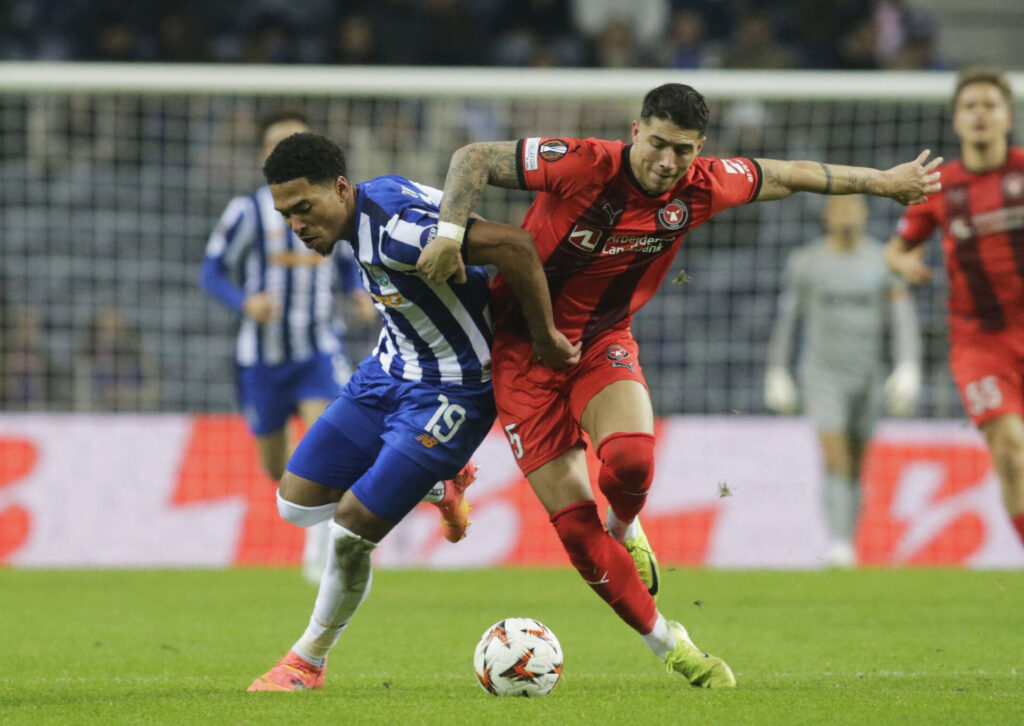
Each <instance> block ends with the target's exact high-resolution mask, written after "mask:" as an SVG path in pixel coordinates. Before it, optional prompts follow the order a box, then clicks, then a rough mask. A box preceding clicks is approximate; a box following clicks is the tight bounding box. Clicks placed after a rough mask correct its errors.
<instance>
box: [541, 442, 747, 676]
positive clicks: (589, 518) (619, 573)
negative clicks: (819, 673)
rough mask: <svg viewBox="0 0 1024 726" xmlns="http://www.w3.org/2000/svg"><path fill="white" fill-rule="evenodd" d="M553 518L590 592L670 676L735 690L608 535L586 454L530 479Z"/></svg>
mask: <svg viewBox="0 0 1024 726" xmlns="http://www.w3.org/2000/svg"><path fill="white" fill-rule="evenodd" d="M527 479H528V480H529V482H530V485H531V486H532V487H533V490H534V492H535V493H536V494H537V497H538V498H539V499H540V501H541V503H542V504H543V505H544V508H545V509H546V510H547V512H548V514H549V515H550V517H551V523H552V525H554V527H555V531H556V533H557V534H558V537H559V539H560V540H561V542H562V546H563V547H564V548H565V551H566V553H567V554H568V555H569V561H570V562H571V563H572V565H573V566H574V567H575V568H576V570H577V571H578V572H579V573H580V575H581V576H582V577H583V581H584V582H586V583H587V584H588V585H589V586H590V588H591V589H592V590H593V591H594V592H595V593H597V595H598V596H599V597H600V598H601V599H602V600H604V601H605V602H606V603H608V605H610V606H611V607H612V609H613V610H615V612H616V614H617V615H618V616H619V617H620V618H621V619H622V620H623V621H625V622H626V624H627V625H629V626H630V627H632V628H633V629H634V630H636V631H637V632H638V633H640V635H641V637H642V638H643V640H644V643H645V644H646V645H647V647H648V648H650V649H651V651H652V652H654V653H655V654H656V655H658V656H659V657H660V658H662V659H664V660H665V662H666V664H667V667H668V668H669V669H670V670H673V671H675V672H678V673H680V674H681V675H683V676H684V677H685V678H686V679H687V681H689V682H690V683H691V684H693V685H699V686H703V687H717V688H721V687H730V686H735V685H736V680H735V678H733V676H732V672H731V671H730V670H729V667H728V666H727V665H725V663H724V662H723V661H722V660H721V659H719V658H715V657H713V656H708V655H707V654H706V653H704V652H703V651H700V650H699V649H697V648H696V646H694V645H693V642H692V641H690V639H689V636H688V635H687V634H686V629H685V628H683V627H682V626H681V625H679V624H678V623H673V622H672V621H669V620H667V619H666V618H665V617H664V616H663V615H662V614H661V613H660V612H658V608H657V605H656V604H655V602H654V598H653V597H652V596H651V594H650V592H648V589H647V586H646V585H645V584H644V583H643V582H642V581H641V579H640V575H639V573H638V572H637V569H636V566H635V564H634V562H633V559H632V557H630V555H629V553H628V552H626V550H625V549H624V548H623V547H622V546H621V544H620V543H619V542H617V541H616V540H615V539H613V538H612V536H611V535H610V534H608V533H607V532H606V531H605V529H604V527H603V526H602V524H601V520H600V518H599V517H598V514H597V506H596V504H595V503H594V500H593V496H592V494H591V492H590V483H589V477H588V475H587V461H586V455H585V453H584V451H583V449H582V448H581V447H579V446H574V447H572V448H570V449H569V450H567V451H565V452H564V453H563V454H561V455H560V456H557V457H555V458H554V459H552V460H551V461H549V462H547V463H546V464H543V465H542V466H540V467H538V468H537V469H535V470H534V471H532V472H530V473H529V474H528V475H527Z"/></svg>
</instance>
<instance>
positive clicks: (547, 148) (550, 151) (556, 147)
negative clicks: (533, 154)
mask: <svg viewBox="0 0 1024 726" xmlns="http://www.w3.org/2000/svg"><path fill="white" fill-rule="evenodd" d="M568 151H569V145H568V144H567V143H565V142H564V141H562V140H561V139H549V140H548V141H545V142H544V143H543V144H541V145H540V151H539V152H538V155H539V156H540V158H542V159H543V160H544V161H558V160H559V159H561V158H562V157H563V156H565V155H566V153H567V152H568Z"/></svg>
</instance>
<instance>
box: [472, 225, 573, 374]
mask: <svg viewBox="0 0 1024 726" xmlns="http://www.w3.org/2000/svg"><path fill="white" fill-rule="evenodd" d="M466 256H467V260H468V262H469V263H470V264H472V265H494V266H495V267H497V268H498V271H499V272H501V274H502V275H504V276H505V279H506V280H507V281H508V284H509V286H510V287H511V288H512V292H514V293H515V295H516V297H517V298H518V299H519V304H520V306H521V307H522V309H523V316H524V317H525V318H526V323H527V325H528V326H529V328H530V335H531V337H532V338H533V350H534V352H535V353H536V354H537V357H539V358H540V360H541V361H542V362H543V363H544V364H545V365H548V366H550V367H552V368H565V367H566V366H570V365H573V364H574V363H577V362H579V359H580V344H579V343H576V344H575V345H573V344H572V343H570V342H569V340H568V339H567V338H566V337H565V336H564V335H563V334H562V333H560V332H559V331H558V329H557V328H555V318H554V313H553V312H552V310H551V293H550V292H549V291H548V282H547V278H545V277H544V268H543V267H542V266H541V264H540V257H539V256H538V255H537V248H536V247H535V246H534V244H533V236H532V235H531V234H530V233H529V232H527V231H526V230H525V229H520V228H519V227H513V226H512V225H509V224H498V223H497V222H483V221H478V222H475V223H474V224H473V226H472V227H471V228H470V229H469V232H468V239H467V241H466Z"/></svg>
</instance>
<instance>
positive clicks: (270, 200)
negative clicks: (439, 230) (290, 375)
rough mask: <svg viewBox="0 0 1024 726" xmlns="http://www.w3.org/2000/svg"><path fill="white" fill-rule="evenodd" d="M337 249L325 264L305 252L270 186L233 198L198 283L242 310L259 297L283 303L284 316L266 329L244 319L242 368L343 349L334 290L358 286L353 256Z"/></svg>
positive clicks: (212, 238) (210, 245) (240, 333)
mask: <svg viewBox="0 0 1024 726" xmlns="http://www.w3.org/2000/svg"><path fill="white" fill-rule="evenodd" d="M337 247H343V245H338V246H337ZM336 252H337V254H335V255H334V256H333V258H332V259H325V258H323V257H321V256H320V255H319V254H317V253H316V252H313V251H312V250H309V249H307V248H306V246H305V245H303V244H302V240H300V239H299V238H298V237H296V236H295V235H294V234H292V231H291V230H290V229H289V228H288V225H287V223H286V222H285V221H284V218H283V217H282V216H281V214H280V213H279V212H278V211H277V210H276V209H274V197H273V196H272V195H271V193H270V188H269V187H267V186H263V187H260V188H259V189H257V190H256V192H255V193H254V194H251V195H245V196H239V197H235V198H234V199H232V200H231V202H230V203H229V204H228V206H227V208H226V209H225V210H224V213H223V214H222V215H221V218H220V221H219V222H218V223H217V226H216V228H215V229H214V230H213V233H212V234H211V235H210V239H209V241H208V242H207V245H206V259H205V261H204V262H203V267H202V271H201V273H200V284H201V285H202V286H203V288H205V289H206V291H207V292H209V293H210V294H211V295H213V296H214V297H216V298H217V299H219V300H220V301H221V302H223V303H224V304H225V305H227V306H228V307H230V308H232V309H234V310H236V311H237V312H239V313H240V312H242V303H243V301H244V300H245V298H246V296H248V295H251V294H253V293H256V292H266V293H268V294H270V295H271V296H272V297H273V299H274V300H275V301H277V303H278V304H279V305H280V306H281V316H280V317H279V318H278V319H277V320H275V321H273V322H271V323H267V324H266V325H260V324H258V323H257V322H256V321H254V320H252V319H251V318H249V317H246V316H243V318H242V324H241V327H240V328H239V331H238V350H237V353H236V360H237V361H238V364H239V365H241V366H251V365H255V364H258V363H260V364H264V365H279V364H281V363H287V362H297V361H304V360H308V359H310V358H312V357H313V356H315V355H318V354H331V353H335V352H337V351H339V350H341V334H342V332H343V331H344V327H343V322H342V320H341V318H340V317H339V316H337V315H336V314H335V307H334V300H333V298H332V288H333V286H334V285H335V283H336V282H339V281H340V287H341V288H342V290H344V291H346V292H347V291H348V290H351V289H353V288H354V287H356V286H358V285H359V282H358V272H357V267H356V264H355V261H354V260H353V258H352V254H351V252H350V251H348V250H345V249H342V250H337V248H336ZM234 279H240V280H241V286H239V285H237V284H236V283H235V282H234Z"/></svg>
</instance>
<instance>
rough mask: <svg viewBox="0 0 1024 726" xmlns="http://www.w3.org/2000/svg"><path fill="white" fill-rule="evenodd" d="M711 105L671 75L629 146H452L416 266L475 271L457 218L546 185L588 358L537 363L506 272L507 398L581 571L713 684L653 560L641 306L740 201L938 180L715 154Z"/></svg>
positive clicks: (729, 681) (502, 381) (898, 193)
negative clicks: (589, 456) (562, 366)
mask: <svg viewBox="0 0 1024 726" xmlns="http://www.w3.org/2000/svg"><path fill="white" fill-rule="evenodd" d="M708 116H709V114H708V107H707V104H706V103H705V101H704V98H703V96H701V94H699V93H698V92H697V91H695V90H694V89H693V88H691V87H689V86H685V85H681V84H677V83H670V84H666V85H663V86H659V87H658V88H655V89H654V90H652V91H650V92H649V93H648V94H647V96H646V97H645V98H644V102H643V107H642V110H641V113H640V120H639V121H634V122H633V126H632V137H631V143H628V144H627V143H623V142H620V141H605V140H600V139H586V140H580V139H573V138H565V137H563V138H525V139H521V140H519V141H502V142H493V143H476V144H470V145H469V146H465V147H463V148H461V149H459V150H458V151H456V152H455V154H454V155H453V157H452V162H451V166H450V168H449V170H448V177H447V179H446V181H445V188H444V198H443V200H442V204H441V214H440V220H441V223H440V224H439V226H438V237H437V238H436V239H435V240H433V242H431V244H429V245H428V246H427V247H426V248H425V249H424V250H423V252H422V253H421V255H420V258H419V264H418V267H419V268H420V270H421V271H423V272H424V273H425V274H426V275H427V276H428V278H429V279H431V280H432V281H433V280H441V281H443V280H447V279H449V278H450V277H454V279H456V280H460V279H463V275H464V274H465V273H464V271H463V266H462V262H461V255H460V254H459V249H460V242H461V240H460V239H459V238H460V237H461V235H462V226H463V225H465V223H466V220H467V217H468V215H469V213H470V212H471V211H472V209H473V207H474V206H475V204H476V203H477V201H478V200H479V199H480V196H481V194H482V192H483V189H484V187H485V186H486V185H487V184H492V185H494V186H500V187H506V188H513V189H514V188H519V189H528V190H533V191H536V192H539V193H538V195H537V197H536V199H535V200H534V202H533V205H532V206H531V207H530V210H529V212H528V213H527V215H526V218H525V220H524V221H523V227H525V228H526V229H528V230H529V231H530V232H532V233H533V236H534V238H535V244H536V245H537V248H538V251H539V253H540V257H541V261H542V262H543V264H544V270H545V273H546V275H547V280H548V287H549V289H550V294H551V299H552V301H553V305H554V311H555V318H556V322H557V325H558V328H559V330H561V331H562V332H563V333H565V335H566V336H567V337H568V338H569V340H570V341H571V342H573V343H580V344H582V356H581V359H580V362H579V363H578V364H577V365H575V366H574V367H572V368H570V369H566V370H564V371H554V370H551V369H546V368H543V367H542V366H540V365H538V364H537V362H536V360H535V358H536V356H535V355H534V353H533V351H532V349H531V342H530V339H529V336H528V335H527V333H526V326H525V323H524V320H523V316H522V312H521V309H520V307H519V305H518V303H517V301H516V300H515V298H514V296H513V295H512V294H511V292H510V291H509V289H508V286H507V285H506V284H505V283H504V281H503V280H501V279H500V278H498V279H497V280H496V281H495V283H494V285H493V287H492V310H493V314H494V321H495V328H496V334H495V342H494V351H493V360H494V381H495V390H494V393H495V399H496V401H497V405H498V412H499V414H498V415H499V416H500V418H501V425H502V426H503V427H504V429H505V432H506V433H507V434H508V438H509V442H510V443H511V445H512V450H513V453H514V454H515V456H516V458H517V459H518V462H519V466H520V468H521V469H522V470H523V472H524V474H525V475H526V477H527V479H528V480H529V482H530V485H531V486H532V487H533V490H534V492H535V493H536V494H537V497H538V498H539V499H540V501H541V503H542V504H543V505H544V507H545V508H546V510H547V512H548V514H549V515H550V517H551V523H552V524H553V525H554V527H555V530H556V531H557V533H558V536H559V538H560V539H561V541H562V543H563V546H564V547H565V549H566V551H567V552H568V554H569V559H570V561H571V562H572V564H573V566H575V567H576V569H577V570H578V571H579V572H580V574H581V575H582V577H583V579H584V581H586V583H587V584H588V585H590V586H591V587H592V588H593V589H594V591H595V592H597V593H598V595H599V596H600V597H601V598H603V599H604V600H605V601H606V602H607V603H608V604H609V605H611V607H612V608H613V609H614V610H615V612H616V613H617V614H618V615H619V617H620V618H622V619H623V620H624V621H625V622H626V623H627V624H629V625H630V626H631V627H633V628H634V629H635V630H637V631H638V632H639V633H640V634H641V635H642V636H643V639H644V642H645V643H646V644H647V645H648V647H649V648H650V649H651V650H652V651H653V652H654V653H655V654H657V655H658V656H659V657H661V658H663V659H664V660H665V662H666V665H667V668H668V670H670V671H672V670H674V671H676V672H679V673H680V674H682V675H683V676H684V677H685V678H686V679H687V680H688V681H689V682H690V683H692V684H693V685H696V686H705V687H709V686H710V687H716V688H720V687H730V686H735V684H736V680H735V678H734V677H733V674H732V671H731V670H730V669H729V666H728V665H726V663H725V662H724V661H722V660H721V659H720V658H716V657H713V656H709V655H707V654H706V653H704V652H703V651H701V650H700V649H698V648H696V647H695V646H694V645H693V643H692V641H691V640H690V639H689V636H688V634H687V631H686V629H685V628H684V627H683V626H682V625H680V624H679V623H676V622H673V621H669V620H666V619H665V618H664V617H663V616H662V615H661V613H659V612H658V609H657V606H656V605H655V601H654V596H655V595H656V594H657V591H658V570H657V562H656V561H655V558H654V555H653V553H652V552H651V550H650V546H649V545H648V542H647V538H646V536H645V535H644V533H643V530H642V528H641V527H640V521H639V519H638V516H637V515H638V514H639V512H640V510H641V508H642V507H643V504H644V501H645V498H646V494H647V490H648V488H649V486H650V483H651V480H652V477H653V474H654V414H653V411H652V408H651V401H650V396H649V394H648V391H647V385H646V383H645V381H644V377H643V372H642V371H641V369H640V364H639V362H638V360H637V355H638V351H637V345H636V342H635V341H634V340H633V336H632V334H631V332H630V321H631V319H632V316H633V313H635V312H636V310H638V309H639V308H640V307H641V306H642V305H643V304H644V303H645V302H647V300H649V299H650V298H651V296H652V295H653V294H654V292H655V290H657V289H658V286H659V285H660V284H661V282H662V281H663V280H664V278H665V275H666V274H667V273H668V270H669V267H670V265H671V264H672V260H673V258H674V257H675V254H676V251H677V250H678V249H679V246H680V244H681V243H682V240H683V238H684V236H685V235H686V232H687V231H688V230H690V229H692V228H694V227H696V226H697V225H699V224H701V223H703V222H705V221H707V220H708V219H709V218H710V217H712V216H713V215H714V214H717V213H718V212H721V211H723V210H725V209H728V208H729V207H735V206H739V205H742V204H746V203H748V202H753V201H767V200H772V199H782V198H783V197H787V196H789V195H790V194H792V193H793V192H796V191H812V192H818V193H823V194H855V193H868V194H876V195H880V196H887V197H892V198H893V199H896V200H898V201H900V202H902V203H904V204H908V203H915V202H921V201H923V200H924V199H925V196H926V195H927V194H930V193H932V192H934V191H936V190H938V189H939V184H938V174H936V173H934V172H933V171H932V170H933V169H934V167H935V166H937V165H938V163H940V162H941V160H939V159H936V160H934V161H932V162H930V163H928V164H925V163H924V160H925V159H926V158H927V156H928V152H924V153H922V154H921V155H920V156H919V157H918V158H917V159H916V160H914V161H911V162H907V163H905V164H901V165H899V166H896V167H893V168H892V169H889V170H888V171H880V170H877V169H868V168H862V167H847V166H837V165H833V164H819V163H817V162H809V161H797V162H789V161H774V160H768V159H712V158H701V157H700V156H699V154H700V151H701V149H702V148H703V146H704V141H705V136H704V132H705V129H706V127H707V123H708ZM584 431H585V432H586V433H587V434H588V436H589V437H590V440H591V442H592V443H593V445H594V446H595V447H596V451H597V454H598V458H599V459H600V462H601V468H600V472H599V474H598V483H599V486H600V488H601V491H602V492H603V493H604V495H605V496H606V497H607V498H608V501H609V502H610V504H611V507H610V511H609V513H608V518H607V531H606V530H605V527H604V526H602V523H601V520H600V518H599V515H598V512H597V508H596V506H595V503H594V495H593V492H592V491H591V489H590V478H589V476H588V473H587V464H586V458H585V455H584V449H583V438H582V434H583V432H584Z"/></svg>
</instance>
